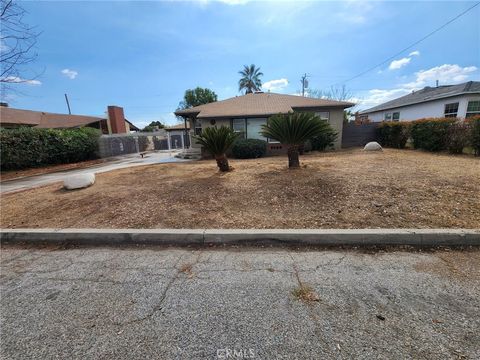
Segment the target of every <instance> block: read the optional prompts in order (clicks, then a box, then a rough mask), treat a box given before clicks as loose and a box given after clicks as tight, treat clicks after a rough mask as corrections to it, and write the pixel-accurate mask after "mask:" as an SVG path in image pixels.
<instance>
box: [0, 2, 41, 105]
mask: <svg viewBox="0 0 480 360" xmlns="http://www.w3.org/2000/svg"><path fill="white" fill-rule="evenodd" d="M25 14H26V11H25V10H24V9H23V8H22V7H21V6H20V5H18V4H17V3H16V2H14V1H13V0H0V23H1V24H2V27H1V36H0V85H1V87H2V89H1V90H2V91H1V96H2V98H3V97H5V96H6V89H9V90H10V89H11V87H10V86H7V84H19V83H31V84H38V83H39V82H38V80H35V79H36V78H37V77H38V75H34V76H31V75H30V76H29V75H27V72H28V70H29V69H28V68H27V67H26V65H27V64H30V63H31V62H33V61H35V60H36V58H37V56H38V54H37V53H36V52H35V51H34V48H35V45H36V44H37V38H38V36H39V35H40V33H39V32H37V31H36V28H35V27H32V26H29V25H28V24H26V23H25V22H24V20H23V19H24V17H25Z"/></svg>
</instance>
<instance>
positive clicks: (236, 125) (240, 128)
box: [232, 119, 246, 139]
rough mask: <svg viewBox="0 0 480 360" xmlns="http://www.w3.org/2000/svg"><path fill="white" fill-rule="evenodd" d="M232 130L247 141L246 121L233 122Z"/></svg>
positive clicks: (234, 120)
mask: <svg viewBox="0 0 480 360" xmlns="http://www.w3.org/2000/svg"><path fill="white" fill-rule="evenodd" d="M232 129H233V131H234V132H236V133H239V134H240V135H239V137H240V138H243V139H245V133H246V128H245V119H233V120H232Z"/></svg>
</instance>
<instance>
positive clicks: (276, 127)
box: [261, 112, 331, 168]
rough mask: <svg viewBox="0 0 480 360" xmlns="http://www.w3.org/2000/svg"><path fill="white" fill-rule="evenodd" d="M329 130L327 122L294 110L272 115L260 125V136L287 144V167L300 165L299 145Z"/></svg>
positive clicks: (311, 114) (310, 114)
mask: <svg viewBox="0 0 480 360" xmlns="http://www.w3.org/2000/svg"><path fill="white" fill-rule="evenodd" d="M328 131H331V127H330V125H329V124H328V122H326V121H324V120H322V119H320V117H318V116H317V115H315V114H313V113H306V112H296V113H288V114H279V115H274V116H272V117H270V118H269V119H268V123H267V124H266V125H262V131H261V134H262V136H265V137H266V138H269V139H274V140H277V141H279V142H280V143H281V144H285V145H287V146H288V167H290V168H296V167H300V160H299V147H301V146H303V145H304V144H305V142H306V141H307V140H310V139H312V138H314V137H316V136H321V135H322V134H324V133H325V132H328Z"/></svg>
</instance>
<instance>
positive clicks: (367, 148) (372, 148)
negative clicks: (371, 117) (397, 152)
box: [363, 141, 382, 151]
mask: <svg viewBox="0 0 480 360" xmlns="http://www.w3.org/2000/svg"><path fill="white" fill-rule="evenodd" d="M363 150H365V151H382V147H381V146H380V144H379V143H377V142H376V141H371V142H369V143H368V144H367V145H365V147H364V148H363Z"/></svg>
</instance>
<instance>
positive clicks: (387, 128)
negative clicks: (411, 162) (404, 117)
mask: <svg viewBox="0 0 480 360" xmlns="http://www.w3.org/2000/svg"><path fill="white" fill-rule="evenodd" d="M409 136H410V123H409V122H399V121H387V122H382V123H381V124H380V125H379V126H378V127H377V137H378V141H379V142H380V145H382V146H385V147H391V148H396V149H404V148H405V145H406V144H407V140H408V138H409Z"/></svg>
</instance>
